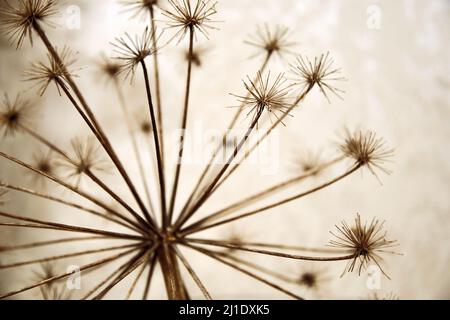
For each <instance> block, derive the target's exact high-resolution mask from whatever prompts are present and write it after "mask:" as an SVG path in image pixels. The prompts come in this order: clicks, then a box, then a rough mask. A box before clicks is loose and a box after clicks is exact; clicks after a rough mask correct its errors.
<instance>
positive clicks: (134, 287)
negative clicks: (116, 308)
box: [125, 255, 150, 300]
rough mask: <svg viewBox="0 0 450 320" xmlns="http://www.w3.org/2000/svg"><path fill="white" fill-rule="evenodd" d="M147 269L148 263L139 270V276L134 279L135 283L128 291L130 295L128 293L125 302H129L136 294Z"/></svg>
mask: <svg viewBox="0 0 450 320" xmlns="http://www.w3.org/2000/svg"><path fill="white" fill-rule="evenodd" d="M149 257H150V255H149ZM149 257H148V258H149ZM146 267H147V263H143V264H142V267H141V270H139V272H138V274H137V275H136V278H135V279H134V281H133V283H132V284H131V287H130V289H128V293H127V295H126V297H125V300H129V299H130V297H131V295H132V294H133V292H134V289H136V285H137V283H138V282H139V280H140V279H141V277H142V275H143V274H144V271H145V268H146Z"/></svg>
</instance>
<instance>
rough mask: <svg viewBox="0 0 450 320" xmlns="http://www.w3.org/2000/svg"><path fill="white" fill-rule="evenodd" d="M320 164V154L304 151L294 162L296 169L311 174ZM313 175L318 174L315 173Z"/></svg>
mask: <svg viewBox="0 0 450 320" xmlns="http://www.w3.org/2000/svg"><path fill="white" fill-rule="evenodd" d="M321 164H322V158H321V154H320V152H312V151H306V152H302V153H301V154H300V155H299V156H298V157H297V161H296V165H297V168H299V169H300V170H301V171H302V172H305V173H306V172H311V171H314V170H316V169H319V168H320V166H321ZM314 174H319V171H317V172H316V173H314Z"/></svg>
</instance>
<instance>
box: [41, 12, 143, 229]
mask: <svg viewBox="0 0 450 320" xmlns="http://www.w3.org/2000/svg"><path fill="white" fill-rule="evenodd" d="M33 29H34V30H35V31H36V33H37V34H38V36H39V37H40V38H41V40H42V42H43V43H44V45H45V47H46V48H47V50H48V52H49V53H50V55H51V56H52V58H53V59H54V60H55V61H56V63H57V64H58V65H59V66H61V67H62V68H63V71H64V78H65V79H66V81H67V83H68V84H69V86H70V88H71V89H72V90H73V91H74V93H75V95H76V97H77V98H78V100H79V101H80V103H81V105H82V106H83V109H84V112H81V114H82V115H85V116H86V115H87V117H88V120H90V121H86V119H85V117H84V116H83V119H85V121H86V123H87V124H88V125H89V126H90V127H91V124H92V126H93V127H94V128H93V129H92V130H93V133H94V135H95V136H96V137H97V139H98V141H99V142H100V144H101V145H102V146H103V148H104V149H105V151H106V152H107V154H108V155H109V157H110V158H111V160H112V161H113V163H114V165H115V166H116V168H117V170H118V171H119V173H120V175H121V176H122V178H123V179H124V181H125V183H126V184H127V186H128V188H129V189H130V191H131V193H132V194H133V197H134V198H135V200H136V202H137V203H138V205H139V207H140V209H141V210H142V212H143V213H144V215H145V216H146V218H147V219H148V220H149V221H151V218H150V216H149V213H148V210H147V209H146V207H145V205H144V203H143V202H142V200H141V198H140V197H139V194H138V192H137V191H136V188H135V187H134V185H133V183H132V181H131V179H130V177H129V176H128V174H127V173H126V171H125V168H124V167H123V165H122V162H121V161H120V159H119V158H118V157H117V154H116V153H115V151H114V149H113V148H112V146H111V143H110V142H109V139H108V137H107V136H106V135H105V133H104V132H103V129H102V128H101V126H100V124H99V123H98V121H97V119H96V117H95V116H94V114H93V112H92V110H91V108H90V107H89V105H88V104H87V102H86V100H85V99H84V96H83V95H82V93H81V91H80V89H79V88H78V86H77V85H76V83H75V81H74V80H73V78H72V76H71V75H70V73H69V72H68V70H67V68H66V66H65V65H64V62H63V61H62V60H61V57H60V56H59V54H58V52H57V51H56V50H55V48H54V47H53V45H52V44H51V42H50V40H49V39H48V37H47V35H46V33H45V31H44V30H43V29H42V28H41V26H40V25H39V23H38V22H37V21H34V22H33ZM56 81H61V80H60V79H59V78H57V79H56ZM61 87H62V88H63V90H64V91H67V90H66V88H65V86H64V85H62V86H61Z"/></svg>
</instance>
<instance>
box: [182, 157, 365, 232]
mask: <svg viewBox="0 0 450 320" xmlns="http://www.w3.org/2000/svg"><path fill="white" fill-rule="evenodd" d="M360 167H361V165H359V164H356V165H355V166H353V167H352V168H351V169H349V170H348V171H347V172H345V173H343V174H341V175H340V176H338V177H336V178H334V179H332V180H330V181H328V182H325V183H323V184H321V185H319V186H317V187H315V188H313V189H310V190H308V191H305V192H302V193H299V194H297V195H294V196H292V197H288V198H285V199H283V200H280V201H277V202H275V203H272V204H269V205H267V206H264V207H261V208H258V209H255V210H252V211H249V212H246V213H242V214H239V215H238V216H236V217H233V218H229V219H226V220H222V221H219V222H216V223H213V224H209V225H206V226H201V227H199V228H196V229H193V230H190V231H189V232H185V233H181V235H186V234H191V233H193V232H199V231H203V230H206V229H210V228H214V227H218V226H221V225H224V224H227V223H230V222H233V221H237V220H240V219H243V218H247V217H249V216H253V215H255V214H259V213H262V212H264V211H267V210H269V209H273V208H275V207H278V206H281V205H283V204H286V203H288V202H291V201H294V200H297V199H300V198H302V197H305V196H307V195H310V194H312V193H314V192H316V191H319V190H321V189H324V188H326V187H328V186H330V185H332V184H334V183H336V182H338V181H340V180H342V179H344V178H345V177H347V176H349V175H351V174H352V173H353V172H355V171H357V170H358V169H359V168H360Z"/></svg>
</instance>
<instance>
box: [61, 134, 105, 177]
mask: <svg viewBox="0 0 450 320" xmlns="http://www.w3.org/2000/svg"><path fill="white" fill-rule="evenodd" d="M72 149H73V152H74V157H73V159H71V160H70V161H69V160H68V159H65V158H62V159H61V160H60V161H58V163H59V165H60V166H61V167H62V169H63V170H64V171H65V174H64V175H65V176H66V177H67V178H76V179H77V184H78V183H79V182H80V180H81V176H82V175H83V174H86V173H93V172H107V171H108V170H109V169H110V168H111V166H110V163H109V161H107V160H106V159H105V158H104V154H103V152H102V150H101V149H100V147H99V145H98V144H97V142H96V140H94V139H93V138H92V137H89V138H87V139H86V140H85V141H82V140H81V139H78V138H76V139H73V140H72Z"/></svg>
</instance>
